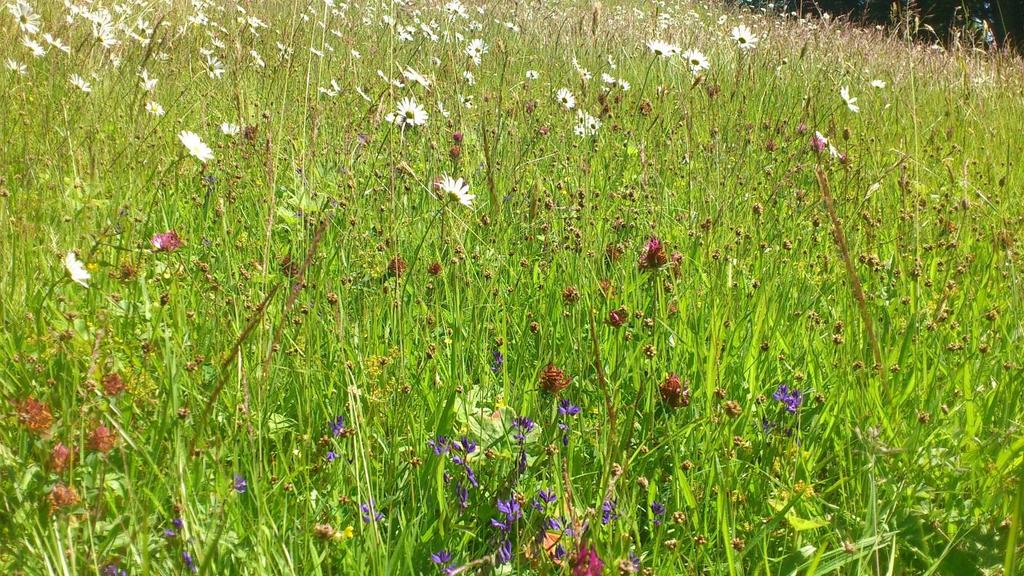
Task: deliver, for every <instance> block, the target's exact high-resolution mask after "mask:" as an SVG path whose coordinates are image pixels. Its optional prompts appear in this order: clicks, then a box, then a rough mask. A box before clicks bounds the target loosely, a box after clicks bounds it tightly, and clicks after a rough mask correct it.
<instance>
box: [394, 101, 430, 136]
mask: <svg viewBox="0 0 1024 576" xmlns="http://www.w3.org/2000/svg"><path fill="white" fill-rule="evenodd" d="M428 118H429V116H428V115H427V111H426V110H425V109H424V108H423V106H420V105H419V104H417V103H416V101H415V100H413V99H412V98H405V99H403V100H402V101H401V102H399V103H398V111H397V112H392V113H390V114H388V115H387V116H385V117H384V119H385V120H387V121H388V122H391V123H392V124H395V125H396V126H399V127H401V128H403V129H405V128H407V127H409V126H422V125H424V124H426V123H427V119H428Z"/></svg>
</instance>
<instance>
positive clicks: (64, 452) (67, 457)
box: [50, 442, 72, 473]
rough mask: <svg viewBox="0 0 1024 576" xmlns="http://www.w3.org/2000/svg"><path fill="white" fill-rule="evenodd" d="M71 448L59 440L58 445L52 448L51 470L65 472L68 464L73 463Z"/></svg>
mask: <svg viewBox="0 0 1024 576" xmlns="http://www.w3.org/2000/svg"><path fill="white" fill-rule="evenodd" d="M71 457H72V453H71V449H70V448H68V447H67V446H65V445H64V444H62V443H60V442H58V443H57V445H56V446H54V447H53V449H52V450H50V470H53V471H54V472H57V473H60V472H63V471H64V469H65V468H67V467H68V464H70V463H71Z"/></svg>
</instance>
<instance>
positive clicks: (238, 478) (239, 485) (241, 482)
mask: <svg viewBox="0 0 1024 576" xmlns="http://www.w3.org/2000/svg"><path fill="white" fill-rule="evenodd" d="M231 485H232V487H234V489H235V492H238V493H239V494H245V492H246V490H248V489H249V483H248V482H246V481H245V476H242V475H241V474H235V479H234V481H233V482H232V483H231Z"/></svg>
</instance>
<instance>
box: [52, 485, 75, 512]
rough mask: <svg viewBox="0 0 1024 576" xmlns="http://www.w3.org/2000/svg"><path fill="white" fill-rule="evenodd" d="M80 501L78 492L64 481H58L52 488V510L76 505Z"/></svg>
mask: <svg viewBox="0 0 1024 576" xmlns="http://www.w3.org/2000/svg"><path fill="white" fill-rule="evenodd" d="M78 501H79V498H78V492H75V489H74V488H71V487H68V486H65V485H64V484H63V483H58V484H57V485H56V486H54V487H53V490H50V512H56V511H57V510H60V509H61V508H68V507H71V506H74V505H75V504H78Z"/></svg>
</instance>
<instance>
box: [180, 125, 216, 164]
mask: <svg viewBox="0 0 1024 576" xmlns="http://www.w3.org/2000/svg"><path fill="white" fill-rule="evenodd" d="M178 140H181V143H182V145H184V146H185V149H186V150H188V153H189V154H191V155H192V156H193V157H195V159H196V160H199V161H200V162H202V163H203V164H206V163H207V162H209V161H210V160H213V150H210V147H209V146H207V145H206V144H205V143H204V142H203V139H202V138H200V137H199V135H198V134H196V133H195V132H189V131H188V130H182V131H181V132H180V133H178Z"/></svg>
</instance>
